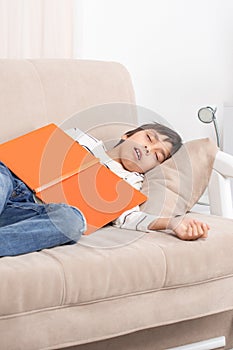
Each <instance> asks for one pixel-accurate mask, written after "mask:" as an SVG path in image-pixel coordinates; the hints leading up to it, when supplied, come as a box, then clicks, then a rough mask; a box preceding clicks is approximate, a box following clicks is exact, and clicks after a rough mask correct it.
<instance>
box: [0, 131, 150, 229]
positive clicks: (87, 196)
mask: <svg viewBox="0 0 233 350" xmlns="http://www.w3.org/2000/svg"><path fill="white" fill-rule="evenodd" d="M0 160H1V161H2V162H3V163H4V164H5V165H6V166H7V167H8V168H9V169H10V170H11V171H12V172H13V173H14V174H15V175H16V176H18V177H19V178H20V179H21V180H22V181H24V182H25V183H26V184H27V186H28V187H29V188H31V189H32V190H33V191H34V193H35V195H36V196H37V197H38V198H40V199H41V200H42V201H43V202H45V203H67V204H69V205H71V206H74V207H77V208H78V209H80V210H81V211H82V213H83V214H84V216H85V218H86V220H87V231H86V232H85V234H89V233H91V232H94V231H96V230H97V229H98V228H100V227H102V226H104V225H106V224H107V223H109V222H111V221H113V220H114V219H116V218H117V217H118V216H120V215H121V214H122V213H123V212H124V211H126V210H129V209H131V208H133V207H134V206H136V205H139V204H141V203H143V202H144V201H145V200H146V199H147V197H146V196H145V195H144V194H142V193H141V192H140V191H138V190H136V189H135V188H133V187H132V186H131V185H130V184H128V183H127V182H126V181H125V180H123V179H121V178H120V177H119V176H117V175H116V174H114V173H113V172H112V171H111V170H109V169H108V168H106V167H105V166H104V165H102V164H101V163H100V162H99V159H98V158H96V157H94V156H93V155H92V154H91V153H89V152H88V151H87V150H86V149H85V148H84V147H82V146H81V145H79V144H78V143H77V142H76V141H74V140H73V139H72V138H71V137H70V136H68V135H67V134H66V133H65V132H64V131H62V130H61V129H60V128H58V127H57V126H56V125H55V124H49V125H46V126H44V127H42V128H40V129H36V130H34V131H32V132H29V133H28V134H25V135H23V136H20V137H17V138H15V139H13V140H10V141H7V142H5V143H3V144H1V145H0Z"/></svg>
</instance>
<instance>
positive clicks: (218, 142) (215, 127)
mask: <svg viewBox="0 0 233 350" xmlns="http://www.w3.org/2000/svg"><path fill="white" fill-rule="evenodd" d="M213 122H214V129H215V134H216V138H217V145H218V147H219V148H220V138H219V130H218V125H217V122H216V118H213Z"/></svg>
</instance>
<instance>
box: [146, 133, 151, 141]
mask: <svg viewBox="0 0 233 350" xmlns="http://www.w3.org/2000/svg"><path fill="white" fill-rule="evenodd" d="M147 138H148V140H149V141H150V142H151V137H150V135H149V134H147Z"/></svg>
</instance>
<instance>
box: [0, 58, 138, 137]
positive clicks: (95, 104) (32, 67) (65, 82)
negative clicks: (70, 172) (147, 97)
mask: <svg viewBox="0 0 233 350" xmlns="http://www.w3.org/2000/svg"><path fill="white" fill-rule="evenodd" d="M134 104H135V99H134V91H133V87H132V83H131V79H130V76H129V74H128V72H127V70H126V69H125V68H124V67H123V66H122V65H121V64H119V63H115V62H101V61H88V60H66V59H64V60H61V59H59V60H53V59H50V60H42V59H41V60H7V59H1V60H0V118H1V128H0V142H4V141H6V140H8V139H11V138H14V137H16V136H19V135H22V134H24V133H26V132H29V131H31V130H33V129H36V128H38V127H41V126H43V125H46V124H48V123H51V122H54V123H56V124H57V125H60V126H61V127H64V128H67V127H71V126H78V127H80V128H81V129H86V130H88V129H90V128H93V125H95V124H96V125H97V124H98V125H99V124H106V123H112V122H114V123H116V122H123V123H126V124H127V123H129V124H133V125H135V124H136V123H137V119H136V114H135V111H134V108H133V106H134ZM131 107H132V108H131ZM72 116H73V118H72ZM77 123H78V125H77ZM96 129H98V127H97V128H96ZM126 129H127V128H126ZM107 130H108V131H107ZM107 130H105V129H104V128H101V130H97V132H96V136H98V137H101V138H103V139H109V138H112V137H114V136H115V135H109V133H111V128H110V129H109V127H108V129H107ZM94 134H95V132H94Z"/></svg>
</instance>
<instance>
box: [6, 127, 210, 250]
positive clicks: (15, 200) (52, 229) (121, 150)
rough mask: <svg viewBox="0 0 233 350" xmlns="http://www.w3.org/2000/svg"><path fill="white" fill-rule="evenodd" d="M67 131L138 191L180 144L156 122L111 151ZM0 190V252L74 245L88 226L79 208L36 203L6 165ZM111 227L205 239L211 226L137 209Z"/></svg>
mask: <svg viewBox="0 0 233 350" xmlns="http://www.w3.org/2000/svg"><path fill="white" fill-rule="evenodd" d="M67 134H69V135H70V136H71V137H73V138H74V139H76V140H77V141H78V142H79V143H80V144H82V145H83V146H84V147H86V148H87V149H89V151H91V152H92V153H93V154H94V155H95V156H97V157H99V158H100V159H101V161H102V163H103V164H105V165H106V166H107V167H109V168H110V169H111V170H112V171H113V172H115V173H117V174H118V176H120V177H122V178H124V179H125V180H126V181H128V182H129V183H130V184H131V185H132V186H134V187H135V188H137V189H141V186H142V182H143V174H144V173H145V172H146V171H148V170H150V169H152V168H154V167H155V166H157V165H158V164H160V163H162V162H163V161H165V160H166V159H167V158H169V157H170V156H171V155H172V154H174V153H175V152H176V151H177V150H178V149H179V148H180V146H181V144H182V142H181V139H180V137H179V135H178V134H177V133H175V132H174V131H173V130H171V129H169V128H166V127H164V126H162V125H160V124H157V123H154V124H146V125H143V126H141V127H139V128H137V129H134V130H132V131H129V132H127V133H126V134H124V135H123V136H122V139H121V141H120V142H119V143H118V144H117V145H116V146H115V147H114V148H113V149H112V150H110V151H108V152H106V151H105V148H104V145H103V143H102V142H101V141H98V140H96V139H95V138H93V137H91V136H89V135H87V134H84V133H82V132H81V131H80V130H78V129H70V130H68V131H67ZM0 193H1V197H0V198H1V202H0V256H7V255H8V256H9V255H18V254H24V253H29V252H33V251H37V250H41V249H44V248H50V247H54V246H57V245H61V244H67V243H74V242H76V241H78V239H79V238H80V236H81V234H82V233H83V232H84V231H85V229H86V222H85V218H84V216H83V214H82V213H81V212H80V211H79V210H78V209H77V208H74V207H70V206H68V205H66V204H39V203H37V202H36V201H35V199H34V196H33V193H32V191H31V190H30V189H29V188H28V187H27V186H26V185H25V184H24V183H23V182H22V181H21V180H19V179H18V178H17V177H16V176H14V175H13V174H12V173H11V172H10V170H9V169H8V168H7V167H6V166H5V165H4V164H2V163H0ZM113 225H114V226H117V227H121V228H126V229H137V230H141V231H148V230H162V229H166V228H170V229H172V230H173V231H174V232H175V233H176V235H177V236H178V237H179V238H181V239H187V240H192V239H197V238H199V237H202V238H205V237H207V232H208V229H209V226H208V225H206V224H204V223H201V222H198V221H195V220H192V219H187V218H185V219H183V220H180V219H179V218H157V217H155V216H153V215H149V214H146V213H143V212H141V211H140V209H139V207H135V208H133V209H132V210H129V211H127V212H125V213H123V214H122V215H121V216H120V217H119V218H118V219H117V220H115V221H114V222H113Z"/></svg>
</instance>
